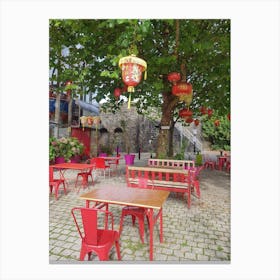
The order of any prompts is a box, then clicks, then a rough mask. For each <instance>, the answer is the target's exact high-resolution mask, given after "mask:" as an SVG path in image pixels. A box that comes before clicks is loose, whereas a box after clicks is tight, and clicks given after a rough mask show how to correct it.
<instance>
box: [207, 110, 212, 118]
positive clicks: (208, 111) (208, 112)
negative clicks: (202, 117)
mask: <svg viewBox="0 0 280 280" xmlns="http://www.w3.org/2000/svg"><path fill="white" fill-rule="evenodd" d="M207 114H208V117H209V118H210V117H211V116H212V115H213V110H212V109H208V110H207Z"/></svg>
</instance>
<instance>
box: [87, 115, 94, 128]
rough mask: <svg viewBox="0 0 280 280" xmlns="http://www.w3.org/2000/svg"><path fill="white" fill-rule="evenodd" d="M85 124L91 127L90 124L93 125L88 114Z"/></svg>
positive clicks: (91, 118)
mask: <svg viewBox="0 0 280 280" xmlns="http://www.w3.org/2000/svg"><path fill="white" fill-rule="evenodd" d="M87 125H88V126H89V127H91V126H92V125H93V117H91V116H88V117H87Z"/></svg>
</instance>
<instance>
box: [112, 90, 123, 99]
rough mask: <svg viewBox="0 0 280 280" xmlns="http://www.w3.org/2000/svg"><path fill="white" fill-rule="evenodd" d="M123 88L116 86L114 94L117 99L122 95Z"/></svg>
mask: <svg viewBox="0 0 280 280" xmlns="http://www.w3.org/2000/svg"><path fill="white" fill-rule="evenodd" d="M121 93H122V90H121V89H120V88H115V90H114V96H115V97H116V99H119V97H120V96H121Z"/></svg>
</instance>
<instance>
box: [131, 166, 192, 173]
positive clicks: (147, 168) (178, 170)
mask: <svg viewBox="0 0 280 280" xmlns="http://www.w3.org/2000/svg"><path fill="white" fill-rule="evenodd" d="M127 168H128V170H137V171H154V172H163V173H176V174H178V173H181V174H184V175H187V174H188V170H187V169H182V167H181V168H174V167H171V166H167V167H165V166H159V167H156V166H128V167H127Z"/></svg>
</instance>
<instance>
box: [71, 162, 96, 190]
mask: <svg viewBox="0 0 280 280" xmlns="http://www.w3.org/2000/svg"><path fill="white" fill-rule="evenodd" d="M88 163H90V164H94V162H93V159H90V160H89V162H88ZM93 168H94V167H91V168H89V169H88V170H87V171H84V172H79V173H78V174H77V178H76V183H75V188H76V186H77V183H78V179H79V177H82V185H83V187H85V186H86V185H87V184H88V178H89V177H91V180H92V183H93V177H92V170H93Z"/></svg>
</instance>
